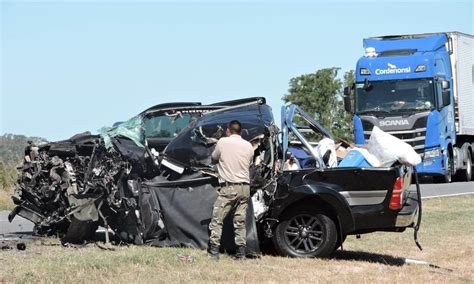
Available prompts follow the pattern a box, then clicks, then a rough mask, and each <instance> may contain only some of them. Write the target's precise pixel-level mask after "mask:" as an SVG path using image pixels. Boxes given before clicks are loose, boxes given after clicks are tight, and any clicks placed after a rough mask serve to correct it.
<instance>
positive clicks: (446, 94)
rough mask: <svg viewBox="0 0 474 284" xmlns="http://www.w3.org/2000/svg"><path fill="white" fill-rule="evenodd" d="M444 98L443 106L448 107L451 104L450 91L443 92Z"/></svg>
mask: <svg viewBox="0 0 474 284" xmlns="http://www.w3.org/2000/svg"><path fill="white" fill-rule="evenodd" d="M444 82H446V81H444ZM444 82H443V83H444ZM442 96H443V106H447V105H449V104H451V92H450V91H449V89H448V90H443V93H442Z"/></svg>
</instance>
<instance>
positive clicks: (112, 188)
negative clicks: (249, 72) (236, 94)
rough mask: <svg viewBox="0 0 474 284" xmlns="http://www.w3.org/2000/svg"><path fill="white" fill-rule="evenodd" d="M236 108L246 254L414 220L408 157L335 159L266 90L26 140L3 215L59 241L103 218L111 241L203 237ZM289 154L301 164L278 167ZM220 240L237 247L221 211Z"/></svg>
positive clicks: (296, 251)
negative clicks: (218, 153) (246, 153)
mask: <svg viewBox="0 0 474 284" xmlns="http://www.w3.org/2000/svg"><path fill="white" fill-rule="evenodd" d="M234 119H237V120H239V121H240V122H241V123H242V125H243V131H242V137H243V138H244V139H246V140H248V141H249V142H251V144H252V145H253V147H254V150H255V154H254V163H253V165H252V167H251V195H252V197H251V199H252V202H251V203H249V204H250V206H249V208H248V212H247V222H246V226H247V240H248V245H247V250H248V253H250V254H258V253H259V252H260V245H261V244H262V243H272V244H273V246H274V247H275V249H276V251H277V252H278V253H279V254H281V255H285V256H292V257H308V256H328V255H330V254H331V253H332V252H333V251H334V250H335V249H337V247H339V246H340V245H341V244H342V242H343V241H344V239H345V237H346V236H347V235H350V234H361V233H369V232H374V231H403V230H405V229H406V228H408V227H413V226H415V225H416V223H417V221H416V216H417V214H418V208H419V202H420V201H419V200H418V198H417V196H416V194H415V193H413V192H410V191H408V187H409V184H410V180H411V174H412V171H411V168H410V167H407V166H403V165H401V164H397V163H395V164H394V165H392V166H390V167H383V168H353V167H352V168H347V167H335V165H336V163H337V162H336V157H335V152H334V151H333V152H331V151H329V152H327V151H326V152H325V151H320V150H321V146H322V145H323V144H324V143H322V142H321V143H319V145H318V142H319V141H322V140H323V139H326V140H325V141H328V140H330V139H332V137H331V134H330V133H329V132H328V131H327V130H325V129H324V128H323V127H322V126H320V125H319V124H318V123H317V122H316V121H314V120H313V119H312V118H311V117H310V116H309V115H308V114H306V113H305V112H304V111H303V110H301V109H300V108H299V107H297V106H295V105H288V106H285V107H283V108H282V123H281V125H280V127H277V125H276V124H275V122H274V119H273V114H272V110H271V108H270V107H269V106H268V105H267V104H266V102H265V99H264V98H248V99H242V100H235V101H228V102H221V103H216V104H210V105H202V104H200V103H176V104H163V105H158V106H155V107H153V108H150V109H148V110H146V111H144V112H143V113H141V114H139V115H138V116H136V117H134V118H132V119H131V120H128V121H126V122H123V123H119V124H117V125H116V126H115V127H112V128H103V129H101V130H100V131H99V135H91V134H90V133H83V134H79V135H76V136H74V137H71V138H70V139H68V140H65V141H59V142H54V143H48V144H45V145H40V146H36V145H30V146H29V147H27V149H26V150H25V154H26V156H25V161H24V164H23V166H22V168H21V177H20V179H19V181H18V185H19V186H18V189H17V191H16V194H15V196H14V197H13V200H14V202H15V204H17V207H16V208H15V209H14V210H13V211H12V212H11V214H10V216H9V218H10V220H11V219H13V218H14V217H15V215H19V216H22V217H24V218H26V219H28V220H30V221H32V222H33V223H35V233H36V234H40V235H58V236H60V237H61V238H62V240H63V242H73V243H81V242H84V241H86V240H89V239H91V238H93V234H94V233H95V231H96V229H97V228H98V226H103V227H105V228H106V230H108V229H110V230H112V231H113V232H114V236H115V239H116V240H117V241H118V242H124V243H134V244H150V245H155V246H190V247H196V248H206V247H207V243H208V237H209V234H208V225H209V222H210V220H211V215H212V206H213V203H214V201H215V199H216V198H217V188H218V187H219V184H218V181H217V178H216V176H217V172H216V169H215V167H214V166H212V165H211V158H210V156H211V153H212V151H213V149H214V147H215V144H216V142H217V141H218V139H219V138H221V137H222V136H223V135H225V129H226V126H227V124H228V123H229V121H231V120H234ZM330 144H331V143H329V144H328V145H330ZM333 144H334V143H332V145H333ZM318 147H319V148H318ZM287 153H294V156H296V159H298V161H297V162H298V164H299V165H300V166H301V167H299V169H297V170H289V169H286V168H285V167H284V163H285V159H286V157H287ZM222 248H223V249H224V250H226V251H232V250H234V249H235V244H234V242H233V230H232V222H230V220H227V221H226V223H225V224H224V232H223V241H222Z"/></svg>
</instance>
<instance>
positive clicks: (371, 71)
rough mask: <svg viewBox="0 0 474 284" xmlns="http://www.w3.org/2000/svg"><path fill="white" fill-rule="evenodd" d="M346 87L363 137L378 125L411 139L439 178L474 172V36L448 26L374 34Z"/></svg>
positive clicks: (423, 169)
mask: <svg viewBox="0 0 474 284" xmlns="http://www.w3.org/2000/svg"><path fill="white" fill-rule="evenodd" d="M363 43H364V48H365V54H364V56H362V57H361V58H360V59H359V60H358V61H357V65H356V70H355V83H354V85H353V86H347V87H346V88H345V89H344V95H345V96H344V106H345V109H346V111H349V112H351V113H352V114H353V125H354V136H355V139H354V140H355V143H356V144H358V145H363V144H365V143H366V142H367V140H368V139H369V137H370V134H371V131H372V129H373V127H374V126H377V127H379V128H380V129H382V130H384V131H386V132H388V133H390V134H392V135H394V136H396V137H398V138H400V139H402V140H403V141H405V142H407V143H409V144H410V145H411V146H412V147H413V148H414V149H415V150H416V152H417V153H418V154H419V155H420V156H421V158H422V162H421V163H420V164H419V165H418V166H417V167H416V169H417V172H418V173H419V174H421V175H425V176H432V177H433V178H434V180H435V181H436V182H445V183H449V182H451V181H452V178H453V177H454V178H455V179H458V180H464V181H470V180H471V179H472V171H473V158H474V152H473V151H474V63H473V62H474V36H472V35H469V34H465V33H461V32H443V33H427V34H410V35H391V36H379V37H371V38H366V39H364V40H363Z"/></svg>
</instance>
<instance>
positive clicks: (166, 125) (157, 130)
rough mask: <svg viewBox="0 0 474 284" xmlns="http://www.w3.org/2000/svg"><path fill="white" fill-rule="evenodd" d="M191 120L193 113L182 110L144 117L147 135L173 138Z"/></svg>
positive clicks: (147, 136)
mask: <svg viewBox="0 0 474 284" xmlns="http://www.w3.org/2000/svg"><path fill="white" fill-rule="evenodd" d="M190 120H191V115H190V114H189V113H181V112H173V113H164V114H162V115H159V116H153V117H145V118H144V119H143V125H144V128H145V137H146V138H150V137H160V138H173V137H175V136H176V135H178V133H180V132H181V130H183V129H184V128H185V127H186V126H188V124H189V122H190Z"/></svg>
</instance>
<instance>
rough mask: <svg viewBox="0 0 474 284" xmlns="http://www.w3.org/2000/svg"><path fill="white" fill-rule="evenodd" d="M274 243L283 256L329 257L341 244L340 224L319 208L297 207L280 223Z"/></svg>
mask: <svg viewBox="0 0 474 284" xmlns="http://www.w3.org/2000/svg"><path fill="white" fill-rule="evenodd" d="M273 243H274V245H275V249H276V251H277V252H278V253H279V254H280V255H282V256H289V257H328V256H330V255H331V254H332V253H333V252H334V250H335V249H336V245H337V228H336V224H335V223H334V221H333V220H332V219H331V218H329V217H328V216H327V215H325V214H324V213H323V212H321V211H319V210H317V209H315V208H311V207H301V208H294V209H293V210H290V211H289V212H288V213H286V214H285V215H284V218H283V220H282V222H280V223H279V224H278V226H277V228H276V230H275V234H274V236H273Z"/></svg>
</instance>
